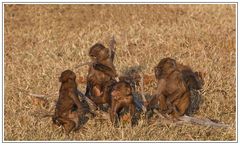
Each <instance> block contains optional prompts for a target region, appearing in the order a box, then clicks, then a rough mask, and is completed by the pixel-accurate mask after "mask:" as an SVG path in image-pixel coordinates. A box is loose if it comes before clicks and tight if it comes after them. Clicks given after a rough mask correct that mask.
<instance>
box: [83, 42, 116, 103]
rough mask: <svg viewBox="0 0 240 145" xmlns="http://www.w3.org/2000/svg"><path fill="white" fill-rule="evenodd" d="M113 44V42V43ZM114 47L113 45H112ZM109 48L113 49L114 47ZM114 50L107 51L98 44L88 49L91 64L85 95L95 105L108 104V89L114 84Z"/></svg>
mask: <svg viewBox="0 0 240 145" xmlns="http://www.w3.org/2000/svg"><path fill="white" fill-rule="evenodd" d="M113 43H115V41H114V42H113ZM113 45H114V44H113ZM113 45H112V46H111V47H114V46H113ZM112 52H114V50H112V49H108V48H106V47H105V46H103V45H102V44H100V43H97V44H95V45H94V46H92V47H91V48H90V51H89V56H90V57H91V59H92V61H93V63H92V65H91V66H90V68H89V71H88V76H87V88H86V93H85V95H86V96H88V97H90V99H91V100H93V102H94V103H96V104H97V105H100V104H105V103H108V104H109V103H110V98H109V95H107V94H109V87H110V86H111V85H112V83H113V82H115V78H116V77H117V72H116V69H115V66H114V64H113V59H114V54H115V53H112Z"/></svg>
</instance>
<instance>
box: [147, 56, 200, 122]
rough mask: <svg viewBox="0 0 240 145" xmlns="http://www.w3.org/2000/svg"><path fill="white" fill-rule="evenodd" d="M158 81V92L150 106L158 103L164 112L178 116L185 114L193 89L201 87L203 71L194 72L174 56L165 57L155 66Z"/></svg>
mask: <svg viewBox="0 0 240 145" xmlns="http://www.w3.org/2000/svg"><path fill="white" fill-rule="evenodd" d="M155 77H156V79H157V81H158V87H157V93H156V95H155V96H154V98H153V99H152V100H151V101H150V103H149V107H150V108H151V107H154V105H157V106H158V107H159V109H160V111H161V112H162V113H168V114H171V115H172V116H173V117H175V118H178V117H179V116H182V115H184V114H185V112H186V110H187V108H188V106H189V104H190V96H191V92H190V90H191V89H197V90H199V89H201V88H202V85H203V79H202V75H201V73H198V72H195V73H194V72H193V71H192V70H191V69H190V67H188V66H184V65H181V64H178V63H177V62H176V61H175V60H174V59H172V58H164V59H162V60H161V61H160V62H159V64H158V65H157V66H156V67H155Z"/></svg>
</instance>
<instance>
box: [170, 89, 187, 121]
mask: <svg viewBox="0 0 240 145" xmlns="http://www.w3.org/2000/svg"><path fill="white" fill-rule="evenodd" d="M190 95H191V93H190V92H186V93H185V94H184V95H183V96H182V97H181V99H179V102H178V103H176V104H174V106H176V109H174V111H173V114H172V115H173V116H174V117H175V118H178V117H180V116H182V115H184V114H185V112H186V110H187V108H188V106H189V104H190Z"/></svg>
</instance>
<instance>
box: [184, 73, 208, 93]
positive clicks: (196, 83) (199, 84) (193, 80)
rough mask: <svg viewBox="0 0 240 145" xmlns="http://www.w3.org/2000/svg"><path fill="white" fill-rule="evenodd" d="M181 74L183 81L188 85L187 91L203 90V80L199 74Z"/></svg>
mask: <svg viewBox="0 0 240 145" xmlns="http://www.w3.org/2000/svg"><path fill="white" fill-rule="evenodd" d="M182 73H183V79H184V81H185V82H186V84H187V85H188V87H189V89H194V90H200V89H202V88H203V85H204V80H203V76H202V73H201V72H194V73H193V72H190V73H189V72H185V71H182Z"/></svg>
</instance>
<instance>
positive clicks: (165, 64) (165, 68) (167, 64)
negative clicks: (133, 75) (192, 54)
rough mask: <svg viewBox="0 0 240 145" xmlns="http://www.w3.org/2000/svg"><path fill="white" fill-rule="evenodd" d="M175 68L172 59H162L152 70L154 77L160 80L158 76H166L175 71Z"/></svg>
mask: <svg viewBox="0 0 240 145" xmlns="http://www.w3.org/2000/svg"><path fill="white" fill-rule="evenodd" d="M176 67H177V63H176V60H174V59H172V58H163V59H162V60H161V61H160V62H159V64H158V65H157V66H156V67H155V68H154V71H155V77H156V78H157V79H160V76H161V75H163V74H168V73H170V72H171V71H173V70H175V69H176Z"/></svg>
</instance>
